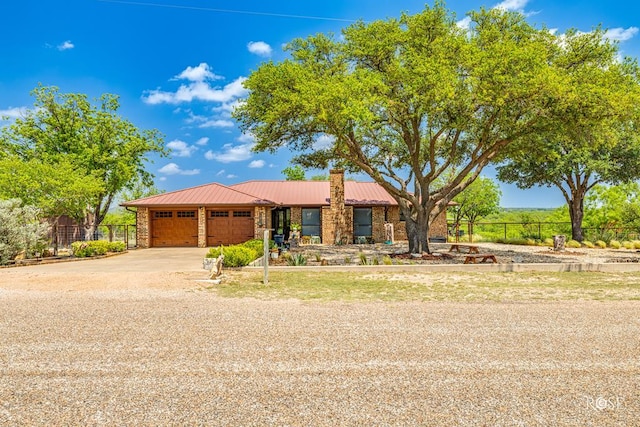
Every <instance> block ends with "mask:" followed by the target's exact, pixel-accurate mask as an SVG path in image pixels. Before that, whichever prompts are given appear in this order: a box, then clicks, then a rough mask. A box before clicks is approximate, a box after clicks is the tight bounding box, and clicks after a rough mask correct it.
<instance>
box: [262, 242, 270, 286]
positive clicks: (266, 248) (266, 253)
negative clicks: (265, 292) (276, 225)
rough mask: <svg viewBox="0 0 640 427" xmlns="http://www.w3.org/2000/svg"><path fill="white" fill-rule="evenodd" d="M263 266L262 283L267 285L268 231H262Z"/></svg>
mask: <svg viewBox="0 0 640 427" xmlns="http://www.w3.org/2000/svg"><path fill="white" fill-rule="evenodd" d="M262 263H263V264H264V276H263V278H262V283H264V284H265V285H268V284H269V230H264V256H263V258H262Z"/></svg>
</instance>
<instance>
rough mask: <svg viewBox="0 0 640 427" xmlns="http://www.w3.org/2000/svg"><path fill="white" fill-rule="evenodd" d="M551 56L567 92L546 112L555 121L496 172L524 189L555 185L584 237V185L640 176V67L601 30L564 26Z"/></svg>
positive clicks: (523, 143)
mask: <svg viewBox="0 0 640 427" xmlns="http://www.w3.org/2000/svg"><path fill="white" fill-rule="evenodd" d="M553 61H554V63H555V64H556V65H557V69H558V71H559V72H560V73H561V77H562V79H563V81H564V86H565V87H566V95H565V96H564V97H563V98H562V99H560V100H558V102H557V103H556V104H555V105H554V108H553V110H552V111H551V114H550V117H549V119H550V122H551V123H552V126H550V127H549V128H548V129H547V130H546V131H544V132H539V133H535V134H531V135H528V136H526V137H524V138H522V139H521V141H520V142H519V143H518V145H519V149H518V150H513V151H512V153H511V154H510V156H509V159H508V160H507V161H506V162H505V163H504V164H503V165H502V166H500V167H499V168H498V171H499V173H498V177H499V178H500V179H501V180H502V181H506V182H513V183H516V184H517V185H518V186H519V187H521V188H531V187H533V186H534V185H543V186H548V187H556V188H558V189H559V190H560V191H561V192H562V194H563V196H564V198H565V200H566V201H567V205H568V208H569V216H570V218H571V230H572V231H571V233H572V238H573V239H575V240H578V241H582V240H583V233H582V222H583V218H584V201H585V197H586V195H587V193H588V191H589V190H590V189H592V188H593V187H594V186H595V185H597V184H600V183H608V184H618V183H628V182H631V181H633V180H635V179H638V178H640V135H639V133H638V131H639V130H640V129H638V124H639V123H640V122H639V121H638V120H639V119H640V116H639V112H640V81H639V79H638V77H639V76H640V74H639V69H638V66H637V63H636V61H635V60H631V59H629V58H625V59H623V60H621V59H620V58H619V51H618V47H617V44H615V43H613V42H611V41H609V40H607V39H606V38H605V33H604V31H602V30H601V29H596V30H594V31H593V32H591V33H579V32H577V31H569V32H568V33H567V34H566V35H564V36H563V37H561V38H559V39H558V42H557V44H556V54H555V55H554V58H553Z"/></svg>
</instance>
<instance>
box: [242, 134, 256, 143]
mask: <svg viewBox="0 0 640 427" xmlns="http://www.w3.org/2000/svg"><path fill="white" fill-rule="evenodd" d="M238 142H242V143H243V144H249V143H254V142H256V137H255V136H253V134H251V133H243V134H242V135H240V136H239V137H238Z"/></svg>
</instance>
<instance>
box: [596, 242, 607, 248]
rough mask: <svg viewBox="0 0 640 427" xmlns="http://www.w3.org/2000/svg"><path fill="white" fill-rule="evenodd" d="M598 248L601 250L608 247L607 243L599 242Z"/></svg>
mask: <svg viewBox="0 0 640 427" xmlns="http://www.w3.org/2000/svg"><path fill="white" fill-rule="evenodd" d="M596 246H597V247H599V248H600V249H604V248H606V247H607V243H606V242H605V241H603V240H598V241H597V242H596Z"/></svg>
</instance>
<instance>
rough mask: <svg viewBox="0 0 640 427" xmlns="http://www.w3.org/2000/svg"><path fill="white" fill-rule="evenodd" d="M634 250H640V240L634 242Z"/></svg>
mask: <svg viewBox="0 0 640 427" xmlns="http://www.w3.org/2000/svg"><path fill="white" fill-rule="evenodd" d="M633 249H640V240H634V241H633Z"/></svg>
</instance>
